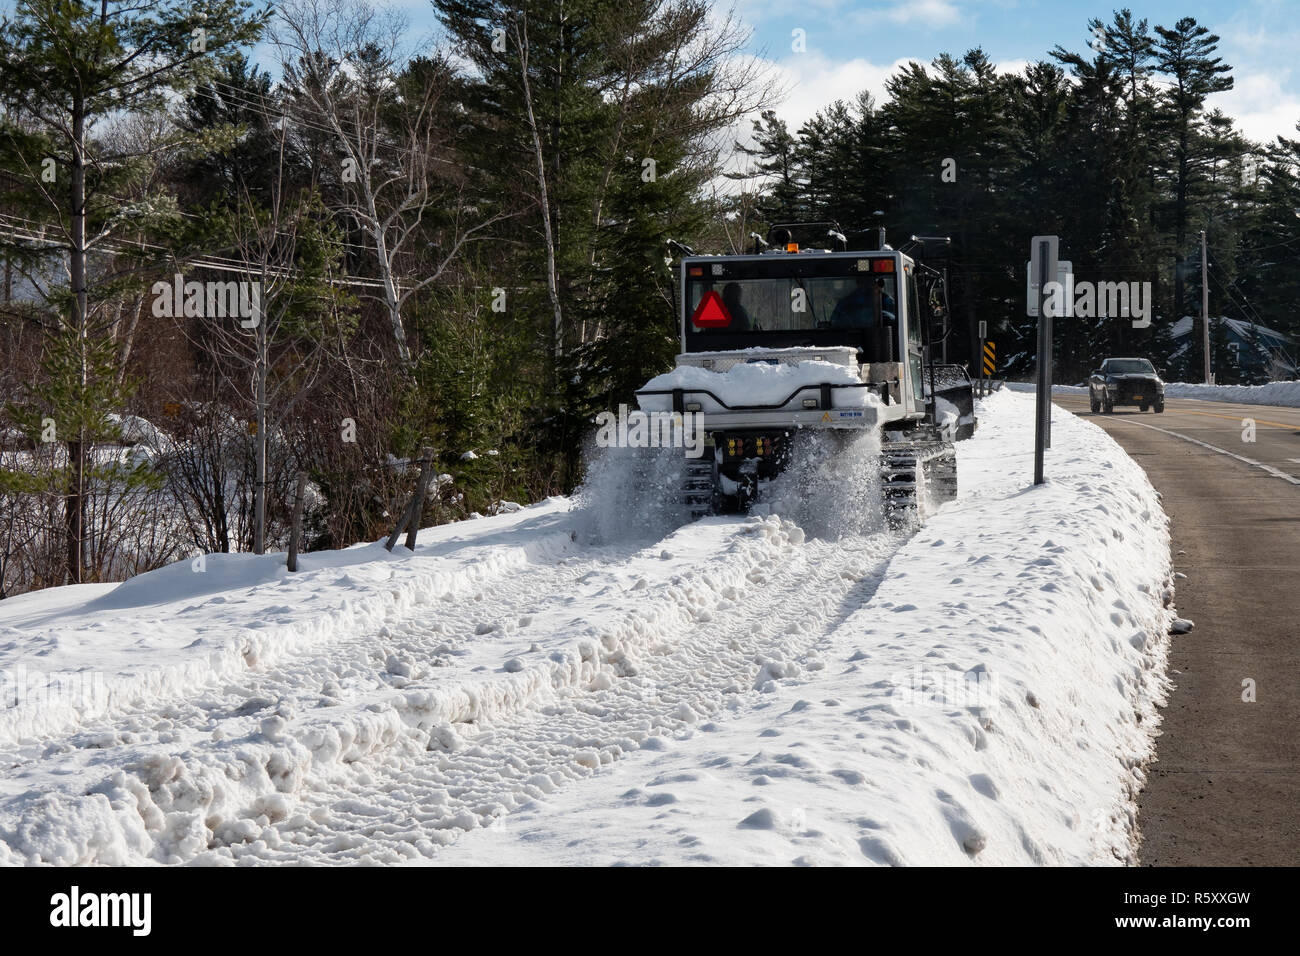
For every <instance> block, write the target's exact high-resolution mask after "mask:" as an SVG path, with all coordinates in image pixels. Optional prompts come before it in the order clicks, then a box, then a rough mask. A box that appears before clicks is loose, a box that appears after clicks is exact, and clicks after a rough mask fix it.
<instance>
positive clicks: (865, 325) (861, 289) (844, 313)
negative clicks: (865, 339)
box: [830, 276, 897, 329]
mask: <svg viewBox="0 0 1300 956" xmlns="http://www.w3.org/2000/svg"><path fill="white" fill-rule="evenodd" d="M853 282H854V289H853V291H852V292H850V293H849V294H848V295H846V296H844V297H843V298H841V299H840V300H839V301H838V302H836V303H835V311H833V312H832V313H831V320H830V322H831V328H833V329H870V328H874V327H875V326H876V325H877V324H878V323H877V322H876V320H875V313H876V305H875V302H876V293H877V292H879V294H880V312H881V314H882V316H883V317H884V320H885V322H887V323H890V324H893V323H894V322H895V321H896V319H897V316H896V309H897V306H896V305H895V303H894V298H893V296H891V295H890V294H889V293H888V292H886V291H885V280H884V279H877V280H876V284H875V288H872V285H871V279H870V277H868V276H855V277H854V279H853Z"/></svg>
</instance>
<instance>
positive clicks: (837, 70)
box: [774, 52, 911, 130]
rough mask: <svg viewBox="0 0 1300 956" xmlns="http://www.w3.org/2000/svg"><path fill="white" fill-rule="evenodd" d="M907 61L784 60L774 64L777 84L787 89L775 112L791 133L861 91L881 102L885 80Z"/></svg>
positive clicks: (809, 57)
mask: <svg viewBox="0 0 1300 956" xmlns="http://www.w3.org/2000/svg"><path fill="white" fill-rule="evenodd" d="M909 62H911V59H910V58H907V57H904V58H900V59H897V60H895V61H894V62H893V63H889V64H878V63H872V62H871V61H870V60H867V59H864V58H862V57H857V58H855V59H852V60H844V61H838V62H836V61H832V60H828V59H826V58H825V57H823V56H820V55H818V54H815V53H811V52H810V53H805V54H802V55H798V56H790V57H786V58H785V59H783V60H780V61H779V62H777V63H775V64H774V69H775V71H776V74H777V76H778V77H779V78H780V82H781V84H782V85H783V86H784V87H786V88H787V89H788V90H789V96H788V97H787V98H786V100H785V102H784V103H782V104H781V106H780V108H779V109H778V111H777V112H778V113H779V114H780V116H781V118H782V119H784V120H785V121H786V122H787V123H788V124H789V126H790V129H791V130H795V129H798V128H799V125H800V124H801V123H803V122H804V121H805V120H809V119H812V117H813V115H814V114H815V113H816V112H817V111H818V110H821V109H825V108H826V107H827V106H829V105H830V104H831V103H833V102H835V101H836V100H844V101H845V102H852V101H853V99H854V98H855V97H856V96H857V95H858V94H859V93H860V92H862V91H863V90H866V91H868V92H869V93H870V94H871V95H872V96H873V97H875V99H876V101H877V102H878V103H879V102H883V101H884V99H885V81H886V80H888V79H889V77H891V76H892V75H893V74H894V73H895V72H897V71H898V69H899V68H900V67H903V66H905V65H906V64H907V63H909Z"/></svg>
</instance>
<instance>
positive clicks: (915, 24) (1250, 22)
mask: <svg viewBox="0 0 1300 956" xmlns="http://www.w3.org/2000/svg"><path fill="white" fill-rule="evenodd" d="M614 2H617V0H614ZM727 2H728V0H718V3H717V5H718V6H719V8H720V9H721V8H725V6H726V4H727ZM396 5H398V6H400V7H402V8H404V9H405V10H406V12H407V14H408V15H409V16H410V18H411V21H412V27H413V28H414V31H413V32H417V33H432V31H433V30H434V26H435V21H434V18H433V15H432V12H431V8H430V7H429V5H428V2H427V0H397V4H396ZM1126 5H1127V6H1128V7H1129V9H1131V10H1132V11H1133V14H1134V16H1135V17H1137V18H1139V19H1141V18H1145V19H1147V20H1148V21H1150V22H1151V24H1152V25H1153V26H1154V25H1155V24H1161V25H1165V26H1172V25H1173V23H1174V22H1176V21H1177V20H1178V19H1179V18H1180V17H1184V16H1192V17H1195V18H1196V19H1197V20H1198V21H1199V22H1200V23H1202V24H1203V25H1205V26H1207V27H1209V28H1210V30H1211V31H1213V32H1214V33H1217V34H1218V35H1219V36H1220V37H1221V38H1222V42H1221V43H1220V45H1219V54H1220V56H1222V57H1223V59H1224V60H1225V62H1227V63H1229V64H1231V65H1232V66H1233V68H1234V70H1233V76H1234V78H1235V80H1236V89H1234V90H1233V91H1231V92H1229V93H1224V94H1219V95H1218V96H1217V97H1216V98H1215V100H1214V101H1213V102H1214V105H1216V106H1218V107H1219V108H1221V109H1223V111H1224V112H1226V113H1228V114H1229V115H1231V116H1233V117H1234V118H1235V119H1237V120H1238V123H1239V126H1240V127H1241V129H1242V130H1243V131H1244V132H1245V133H1247V134H1248V135H1250V136H1252V137H1254V138H1256V139H1272V137H1273V136H1275V135H1277V134H1283V135H1289V136H1291V137H1294V136H1296V135H1297V134H1296V123H1297V122H1298V121H1300V72H1297V64H1296V59H1297V54H1300V0H1228V2H1224V0H1218V2H1208V0H1136V2H1131V3H1127V4H1125V3H1123V2H1093V0H1069V2H1063V0H738V2H737V11H738V13H739V14H740V17H741V19H742V20H743V22H744V23H745V24H747V25H748V26H749V27H750V28H751V29H752V30H753V40H752V42H751V52H752V53H754V54H755V55H760V56H763V57H764V58H765V59H768V60H770V61H772V63H773V67H774V68H775V69H776V70H777V71H778V73H779V74H780V76H781V79H782V80H783V81H784V85H785V86H786V88H787V89H788V91H789V92H788V95H787V98H786V101H785V103H784V104H783V106H781V107H780V108H779V112H780V113H781V114H782V115H783V116H785V117H786V118H787V119H789V120H791V121H793V123H794V124H797V123H799V122H802V121H803V120H804V119H806V118H807V117H808V116H810V115H811V114H812V113H813V112H815V111H816V110H817V109H819V108H821V107H823V106H825V105H826V104H827V103H829V102H831V101H833V100H834V99H836V98H846V99H847V98H849V97H852V96H853V95H855V94H856V93H857V92H858V91H859V90H862V89H869V90H871V91H872V92H873V93H875V94H876V95H877V96H878V97H880V96H883V93H884V82H885V79H886V78H887V77H888V76H889V75H890V74H891V73H892V72H893V71H894V69H895V68H896V66H897V65H898V64H899V63H900V62H903V61H906V60H909V59H916V60H920V61H921V62H923V63H928V62H929V61H930V60H932V59H933V58H934V57H935V56H937V55H938V54H939V53H943V52H949V53H954V54H960V53H964V52H965V51H966V50H968V49H970V48H972V47H976V46H980V47H983V48H984V50H985V52H987V53H988V54H989V56H990V57H991V58H992V59H993V60H994V62H996V63H998V64H999V65H1001V66H1003V67H1004V68H1007V69H1012V70H1017V69H1019V68H1020V67H1022V66H1023V65H1024V64H1025V63H1027V62H1029V61H1031V60H1035V59H1040V58H1043V57H1046V55H1047V52H1048V50H1050V49H1051V48H1052V46H1053V45H1055V44H1056V43H1061V44H1062V45H1064V46H1066V47H1067V48H1069V49H1075V50H1083V49H1084V48H1085V47H1086V46H1087V42H1088V39H1089V34H1088V31H1087V22H1088V20H1089V18H1091V17H1097V18H1099V19H1101V20H1102V21H1103V22H1109V21H1110V20H1111V18H1112V14H1113V11H1115V10H1116V9H1119V8H1121V7H1123V6H1126ZM795 29H801V30H804V31H805V34H806V37H807V44H806V45H807V49H806V51H805V52H803V53H796V52H793V51H792V50H791V42H792V41H791V31H793V30H795Z"/></svg>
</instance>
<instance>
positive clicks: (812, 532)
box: [750, 430, 885, 541]
mask: <svg viewBox="0 0 1300 956" xmlns="http://www.w3.org/2000/svg"><path fill="white" fill-rule="evenodd" d="M750 513H751V514H759V515H766V514H771V515H780V516H781V517H782V518H785V519H787V520H789V521H793V522H794V523H795V524H796V525H798V526H799V527H800V528H802V529H803V530H804V533H805V534H807V535H809V536H810V537H815V538H822V539H826V540H832V541H833V540H839V539H841V538H846V537H853V536H858V535H869V534H876V533H879V532H880V531H882V530H884V527H885V520H884V513H883V510H882V499H881V494H880V435H879V433H878V432H876V431H875V430H866V431H845V432H833V431H804V432H800V433H799V434H797V435H796V436H795V438H794V441H793V442H792V443H791V447H790V464H789V465H788V466H787V467H786V469H785V471H783V472H782V473H781V474H780V475H778V476H777V477H776V478H775V479H773V480H772V481H771V482H769V483H767V484H766V486H764V487H763V488H762V490H761V491H760V494H759V500H758V502H757V503H756V504H755V506H754V507H753V508H752V509H751V510H750Z"/></svg>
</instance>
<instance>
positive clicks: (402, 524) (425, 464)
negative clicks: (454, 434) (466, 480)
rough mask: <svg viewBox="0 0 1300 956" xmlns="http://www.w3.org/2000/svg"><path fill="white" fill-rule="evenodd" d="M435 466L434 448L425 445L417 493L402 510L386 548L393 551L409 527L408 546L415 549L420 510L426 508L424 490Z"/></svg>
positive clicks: (422, 452) (421, 458)
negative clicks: (430, 472)
mask: <svg viewBox="0 0 1300 956" xmlns="http://www.w3.org/2000/svg"><path fill="white" fill-rule="evenodd" d="M432 468H433V449H432V448H429V447H428V446H425V447H424V448H421V449H420V477H419V479H418V481H417V482H416V485H415V494H414V495H412V496H411V500H410V501H409V502H408V503H407V505H406V508H405V509H404V510H403V511H402V517H401V518H400V519H399V520H398V522H397V526H396V527H394V528H393V533H392V534H390V535H389V536H388V540H387V541H386V542H385V543H384V548H385V550H388V551H392V550H393V545H395V544H397V539H398V538H400V537H401V536H402V532H403V531H406V530H407V528H408V527H410V528H411V531H410V533H408V534H407V537H406V547H407V548H408V549H409V550H411V551H414V550H415V533H416V532H417V531H419V529H420V511H421V510H422V509H423V508H424V490H425V488H426V487H427V485H428V481H429V471H430V470H431V469H432Z"/></svg>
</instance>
